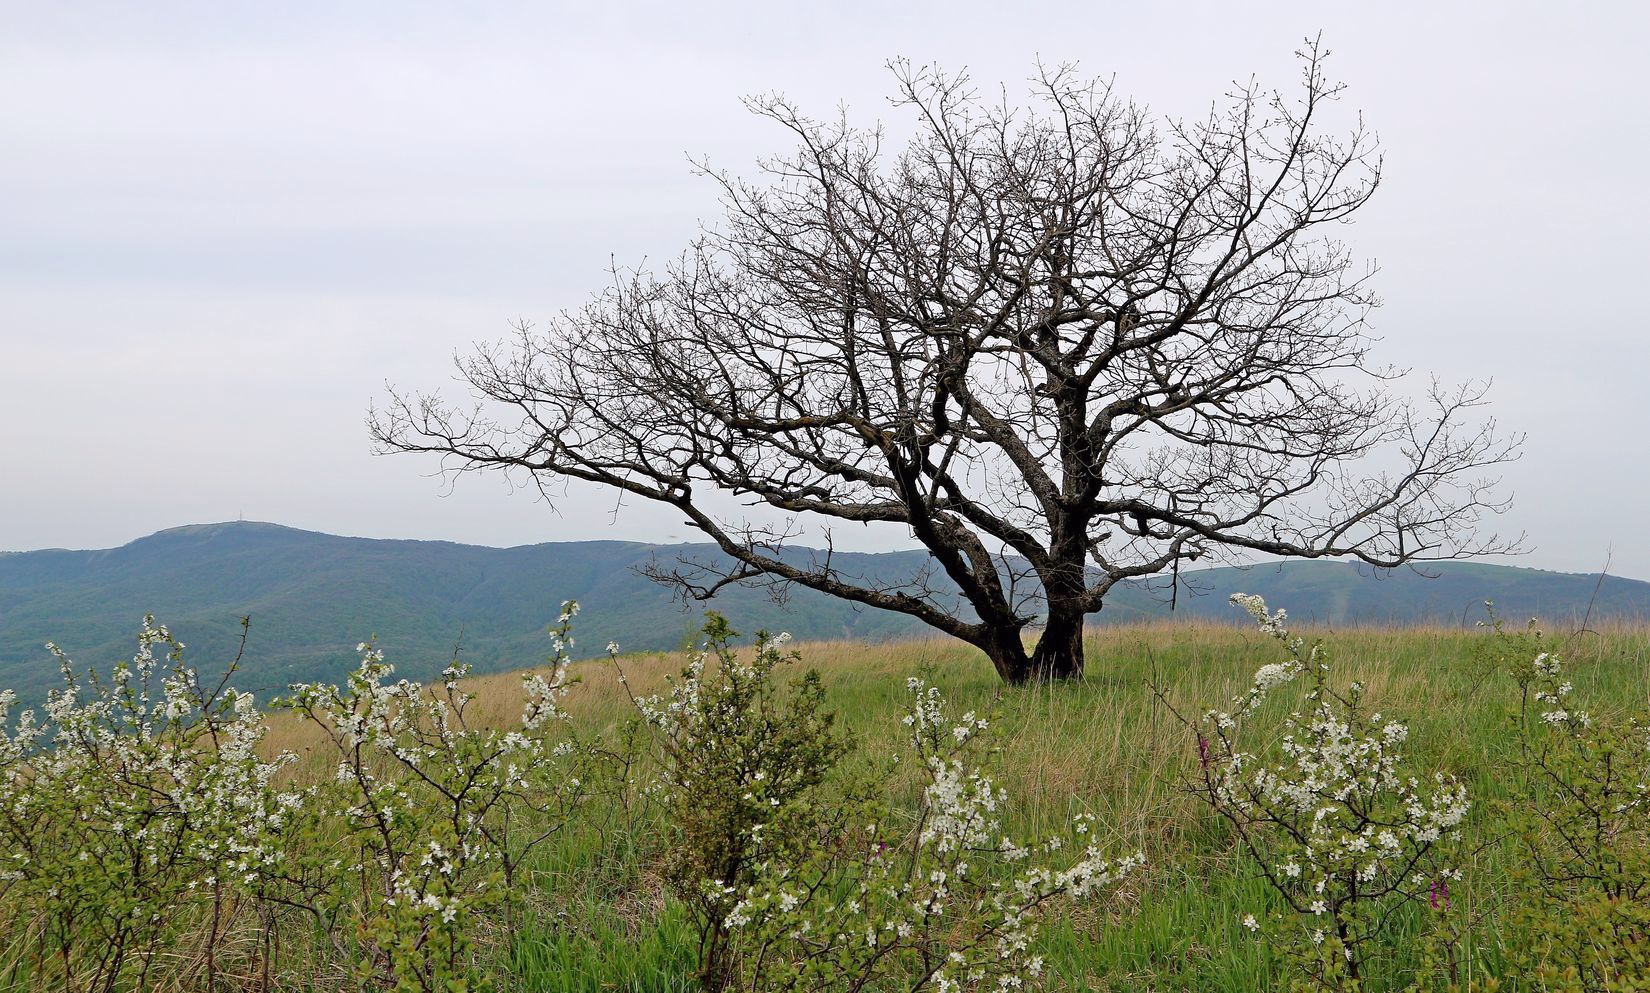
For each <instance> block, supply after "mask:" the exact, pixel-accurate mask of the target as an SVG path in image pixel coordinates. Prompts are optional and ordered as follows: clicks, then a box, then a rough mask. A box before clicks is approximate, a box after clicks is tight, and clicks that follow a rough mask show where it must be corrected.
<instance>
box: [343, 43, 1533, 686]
mask: <svg viewBox="0 0 1650 993" xmlns="http://www.w3.org/2000/svg"><path fill="white" fill-rule="evenodd" d="M1322 55H1323V53H1322V52H1321V51H1320V50H1319V48H1318V47H1317V45H1316V44H1315V43H1314V44H1311V45H1309V46H1308V47H1307V48H1306V49H1305V50H1304V51H1302V52H1301V53H1300V56H1301V64H1302V67H1303V80H1302V86H1301V89H1300V91H1299V92H1298V93H1296V94H1295V95H1294V96H1293V97H1286V96H1284V95H1282V94H1280V93H1277V92H1267V91H1263V90H1261V89H1259V88H1258V87H1256V86H1255V85H1253V84H1250V85H1249V86H1247V87H1242V88H1239V89H1237V90H1236V91H1235V92H1233V93H1231V94H1229V95H1228V99H1227V100H1226V101H1225V103H1224V105H1222V106H1220V107H1218V108H1217V109H1215V110H1212V111H1211V113H1210V114H1209V115H1208V116H1207V117H1206V118H1203V119H1201V120H1197V121H1195V122H1189V123H1188V122H1167V123H1163V124H1154V122H1153V120H1152V119H1151V118H1150V117H1149V115H1148V114H1147V113H1146V112H1144V111H1143V110H1141V109H1140V108H1138V107H1136V106H1135V105H1133V104H1131V103H1129V102H1127V101H1125V100H1122V99H1120V98H1119V97H1117V96H1115V95H1114V94H1113V93H1112V92H1111V91H1110V89H1109V87H1107V86H1105V85H1102V84H1094V83H1086V82H1082V81H1080V80H1078V79H1077V77H1076V75H1075V73H1074V71H1073V70H1071V69H1069V68H1061V69H1058V70H1050V71H1043V72H1040V73H1039V75H1038V77H1037V78H1036V80H1035V87H1034V97H1035V99H1034V100H1033V101H1032V105H1033V107H1034V108H1035V109H1033V110H1030V111H1027V110H1021V109H1016V108H1013V107H1011V106H1009V105H1008V104H1007V102H1006V100H1005V101H1001V102H988V101H985V100H982V99H981V98H979V97H978V96H977V94H976V93H975V92H974V91H973V90H972V89H971V88H970V86H969V84H968V82H967V80H966V79H965V78H963V77H959V76H950V75H946V74H943V73H940V72H938V71H935V70H931V69H923V68H916V67H913V66H911V65H909V64H906V63H903V62H896V63H893V64H892V69H893V72H894V76H895V78H896V79H897V81H898V95H897V97H896V98H895V100H894V101H893V103H894V105H895V106H896V107H898V108H903V109H904V110H907V111H909V112H910V113H911V116H912V118H913V119H914V121H915V124H916V136H915V137H914V138H913V139H911V140H910V141H909V143H907V144H904V147H903V149H902V150H900V151H898V152H897V153H885V151H884V149H883V147H882V146H883V141H884V138H883V133H882V131H881V130H880V129H877V130H869V131H866V130H859V129H856V128H854V127H852V126H850V124H849V123H848V122H847V120H846V118H845V116H840V115H839V117H838V118H837V119H835V120H832V121H829V122H817V121H814V120H811V119H809V118H807V117H805V116H804V115H803V114H802V113H801V112H800V111H799V110H798V109H797V108H796V107H794V106H793V105H792V104H791V103H790V102H788V101H787V100H786V99H784V98H783V97H779V96H768V97H763V98H755V99H752V100H750V101H749V105H750V107H751V109H752V110H754V111H755V112H756V113H758V114H760V115H763V116H765V117H768V118H771V119H772V120H773V121H775V122H777V123H778V124H780V125H782V126H783V127H784V128H786V129H788V130H789V131H790V132H791V134H792V136H793V137H794V139H795V140H796V141H797V143H798V145H797V148H796V150H795V151H794V152H793V153H791V154H789V155H785V156H783V157H777V158H773V159H769V160H764V161H763V162H762V163H761V171H760V175H759V178H758V179H756V180H745V179H741V178H738V177H736V176H733V175H730V174H727V173H721V172H715V171H712V170H710V169H708V168H704V170H703V171H704V173H705V175H707V176H709V177H710V178H711V179H712V181H714V182H715V183H717V184H719V186H720V190H721V196H722V202H723V205H724V207H725V209H726V216H725V219H724V220H723V221H722V222H721V223H720V224H718V225H717V226H715V227H713V228H711V229H708V230H706V231H705V232H704V233H703V234H702V236H701V237H700V238H699V239H698V240H697V241H696V243H695V244H694V245H693V246H692V247H691V248H690V249H689V250H688V251H687V252H686V253H684V255H683V256H682V257H681V258H680V259H679V260H678V261H677V262H675V263H674V264H672V265H670V266H668V267H667V268H666V269H665V270H664V271H663V272H662V273H658V274H656V275H649V274H646V273H628V274H626V273H618V274H616V278H615V285H614V287H613V288H612V289H610V290H608V291H607V292H605V293H603V294H601V295H600V296H598V297H597V298H596V299H595V300H594V301H593V302H592V303H591V304H589V305H588V306H587V307H586V308H585V309H583V310H582V311H580V312H578V313H575V314H567V315H563V316H562V317H561V318H560V319H559V320H557V321H555V322H554V323H552V324H551V325H549V326H548V327H546V328H542V329H535V328H533V327H530V326H527V325H523V326H520V327H518V328H517V331H518V335H517V336H516V337H515V338H514V339H513V340H512V341H511V342H508V343H505V344H501V345H498V346H493V347H484V348H482V349H480V350H479V351H478V353H477V354H475V355H474V356H473V357H471V358H468V359H465V360H462V361H461V362H460V363H459V365H460V369H461V370H462V373H463V375H464V377H465V378H466V379H467V380H468V383H469V385H470V386H471V387H472V388H473V391H474V394H475V397H476V399H477V401H478V403H477V405H476V406H475V407H474V408H471V409H459V408H455V407H454V406H452V405H450V404H448V403H446V402H444V401H442V400H441V399H440V398H439V397H436V396H431V395H424V394H406V393H400V392H395V391H393V390H392V392H391V393H390V396H389V398H388V400H387V402H386V403H385V404H384V405H383V406H382V407H381V408H379V409H377V410H375V411H374V413H373V415H372V417H371V424H372V430H373V434H374V437H375V439H376V442H377V443H378V446H379V448H380V450H383V451H394V452H437V453H441V454H442V455H444V456H446V457H447V460H448V461H447V464H448V466H449V468H452V469H455V470H459V471H463V470H473V469H484V468H493V467H516V468H518V469H524V470H527V471H528V472H530V473H531V474H532V475H533V477H534V478H535V479H537V480H538V481H539V482H540V484H541V486H542V485H543V484H544V483H545V482H548V481H549V480H552V479H557V478H563V477H571V478H574V479H580V480H588V481H593V482H596V483H602V484H606V485H607V486H611V487H615V488H617V489H619V490H622V491H624V492H625V493H629V494H634V495H636V496H640V497H644V498H646V499H648V500H653V501H658V502H660V503H663V504H668V505H670V506H671V507H674V508H676V509H677V510H679V511H680V512H681V513H682V514H684V515H685V516H686V518H687V520H688V522H689V523H690V524H691V525H692V526H694V527H696V528H698V529H699V530H701V531H703V532H704V533H705V534H706V535H708V536H709V537H710V538H711V539H712V540H713V541H714V542H715V544H716V545H718V546H719V547H720V548H721V550H722V551H723V552H725V553H726V556H727V559H726V562H728V563H731V564H730V565H728V566H727V567H726V568H720V567H718V566H716V565H714V564H711V563H704V562H700V563H685V564H682V565H681V566H679V567H674V568H668V569H664V568H661V569H659V570H658V572H659V573H660V575H661V577H662V578H667V579H670V580H673V581H675V582H677V583H678V584H680V585H681V586H682V588H684V589H686V590H689V591H691V592H692V593H693V594H694V595H698V596H708V595H710V594H711V593H714V592H715V591H716V590H717V589H719V588H720V587H721V586H723V585H725V584H727V583H734V582H739V583H781V584H800V585H802V586H805V587H810V588H812V589H815V590H821V591H823V592H825V593H828V594H831V595H834V596H838V597H844V598H847V599H849V600H853V601H857V602H858V603H861V604H867V605H869V606H872V607H878V608H882V609H886V610H895V611H901V612H903V613H906V614H909V615H912V616H914V617H917V618H920V619H921V620H923V621H925V622H927V623H928V624H930V625H932V626H934V627H936V628H938V629H940V630H941V631H945V632H948V633H950V634H952V635H955V636H956V637H958V638H961V639H963V640H964V641H967V642H970V643H972V644H974V645H977V646H978V647H979V648H981V649H982V650H983V651H984V652H985V653H986V654H987V655H988V656H989V657H990V659H991V661H992V662H993V663H994V664H995V665H996V668H997V671H998V672H999V673H1000V674H1001V675H1002V677H1003V678H1004V679H1005V680H1007V681H1009V682H1023V681H1027V680H1034V679H1046V678H1058V677H1070V676H1075V675H1079V674H1080V673H1081V672H1082V667H1083V652H1082V633H1083V623H1084V619H1085V617H1086V616H1087V615H1089V614H1091V613H1094V612H1096V611H1098V610H1099V609H1100V608H1101V605H1102V603H1103V602H1104V600H1105V598H1106V594H1107V592H1108V591H1109V590H1111V589H1112V588H1113V587H1114V586H1116V585H1117V584H1118V583H1119V582H1122V581H1124V580H1128V579H1130V578H1133V577H1144V576H1150V575H1153V574H1156V573H1160V572H1163V571H1166V570H1170V569H1176V570H1177V569H1178V566H1179V563H1180V562H1181V561H1183V560H1196V559H1200V558H1203V557H1205V556H1208V557H1210V558H1211V559H1217V558H1225V559H1232V558H1241V557H1244V556H1253V555H1255V554H1269V555H1281V556H1302V557H1309V558H1316V557H1321V556H1350V557H1354V558H1356V559H1358V560H1361V561H1363V562H1365V563H1369V564H1371V565H1375V566H1381V567H1393V566H1398V565H1401V564H1403V563H1407V562H1413V561H1417V560H1428V559H1444V558H1458V557H1464V556H1467V555H1472V554H1480V553H1484V552H1489V551H1503V550H1506V549H1507V548H1508V545H1507V544H1506V543H1504V542H1502V541H1501V540H1500V539H1498V538H1497V537H1496V536H1494V535H1493V534H1484V533H1482V532H1481V530H1480V524H1481V519H1482V517H1483V515H1484V513H1485V512H1486V511H1496V510H1499V509H1501V507H1502V506H1503V504H1502V503H1501V502H1500V501H1499V499H1498V498H1497V497H1496V495H1495V491H1494V486H1495V480H1493V479H1488V478H1484V477H1483V475H1482V473H1483V472H1485V471H1488V470H1490V469H1492V468H1493V467H1494V466H1496V465H1497V464H1499V463H1502V462H1505V461H1507V460H1508V459H1510V458H1513V457H1515V456H1516V448H1517V439H1512V440H1503V439H1499V438H1498V437H1497V435H1496V433H1495V431H1494V425H1493V422H1491V421H1486V422H1480V423H1469V419H1470V418H1471V417H1472V409H1473V408H1474V407H1477V406H1478V405H1480V403H1481V402H1482V399H1483V396H1484V391H1483V388H1482V387H1477V386H1466V387H1461V388H1458V389H1450V390H1446V389H1442V388H1440V387H1438V386H1437V384H1434V385H1433V387H1432V389H1431V391H1430V393H1429V395H1428V400H1426V401H1423V402H1420V403H1418V404H1416V403H1410V402H1406V401H1404V400H1402V399H1401V398H1399V397H1398V396H1396V395H1395V394H1394V391H1393V389H1392V380H1393V379H1395V378H1396V377H1397V376H1398V375H1399V373H1398V372H1396V371H1394V370H1391V369H1387V368H1383V367H1377V366H1373V365H1371V364H1369V363H1368V362H1367V361H1366V353H1367V349H1368V346H1369V344H1370V338H1369V337H1368V335H1367V333H1366V329H1365V318H1366V316H1367V314H1368V311H1369V310H1370V308H1371V307H1373V306H1374V304H1375V300H1374V298H1373V296H1372V295H1371V293H1370V291H1369V289H1368V286H1367V281H1368V277H1369V273H1370V271H1371V270H1369V269H1367V268H1364V267H1362V266H1360V265H1359V264H1358V263H1357V262H1356V261H1355V260H1354V258H1353V257H1352V255H1351V254H1350V253H1349V252H1348V251H1347V250H1346V249H1345V248H1344V247H1343V246H1342V245H1341V244H1340V243H1339V242H1337V241H1336V240H1335V239H1334V238H1333V237H1332V236H1331V235H1330V234H1329V232H1330V231H1331V229H1332V228H1333V227H1334V226H1335V225H1338V224H1341V223H1343V222H1345V221H1347V220H1348V219H1350V218H1351V217H1352V216H1353V214H1354V213H1356V212H1357V211H1358V209H1359V208H1361V207H1362V206H1363V205H1364V204H1365V203H1367V202H1368V200H1369V198H1370V196H1371V194H1372V193H1373V192H1374V190H1375V188H1376V185H1377V183H1378V180H1379V174H1380V161H1379V158H1378V154H1377V152H1376V150H1375V141H1374V139H1373V138H1372V137H1371V136H1370V135H1369V134H1368V133H1367V132H1365V131H1364V130H1363V127H1362V124H1361V123H1358V124H1356V125H1352V126H1351V130H1350V133H1348V134H1344V135H1340V136H1334V135H1327V134H1324V133H1323V132H1324V131H1325V127H1324V125H1323V124H1322V122H1321V121H1320V118H1321V117H1322V116H1323V114H1324V112H1325V110H1326V108H1327V107H1328V105H1329V104H1330V103H1331V102H1332V101H1333V100H1334V98H1335V97H1336V96H1337V95H1338V94H1339V92H1340V87H1339V86H1338V85H1334V84H1331V83H1329V82H1327V81H1326V80H1325V78H1324V75H1323V69H1322ZM500 409H502V410H504V411H505V415H504V416H503V417H501V416H500V415H499V414H498V413H496V412H497V411H498V410H500ZM712 493H722V494H736V495H739V496H741V497H743V498H745V499H747V500H752V499H754V500H756V501H759V502H761V503H765V504H766V505H768V506H769V507H771V508H774V509H775V510H777V511H779V512H781V514H782V516H783V517H784V519H785V520H787V521H788V522H789V523H788V524H786V525H784V526H778V527H776V526H774V525H772V524H766V525H765V524H761V523H758V522H756V521H753V520H752V519H751V516H750V515H738V514H734V515H730V514H727V513H725V512H719V511H717V510H716V509H714V508H713V506H712V504H711V503H709V502H707V500H706V496H707V494H712ZM722 504H723V505H725V504H726V501H725V500H724V501H722ZM768 516H769V518H770V519H772V515H768ZM808 522H816V523H817V522H825V523H827V524H829V523H831V522H881V523H887V524H893V525H900V526H904V527H905V528H907V529H909V533H910V534H911V535H912V536H914V538H915V539H916V540H917V541H919V542H921V543H922V545H923V546H925V547H926V548H927V550H928V552H929V553H930V554H931V557H932V558H931V565H932V567H933V568H932V570H930V571H928V572H926V573H925V574H924V575H918V576H913V577H910V579H909V580H908V581H887V580H886V579H880V580H879V579H874V578H869V577H866V576H862V575H854V574H852V573H850V572H848V571H845V570H844V569H843V568H841V567H839V565H838V564H837V562H838V561H840V560H839V559H837V558H834V557H833V556H832V555H831V554H830V553H829V552H828V551H826V552H816V553H811V554H799V553H798V552H797V551H795V550H794V549H787V548H786V544H787V542H791V543H792V544H793V545H794V544H795V540H796V536H797V535H798V534H802V533H806V532H805V531H802V530H800V529H801V528H802V527H803V526H804V525H806V524H807V523H808ZM815 533H816V534H817V533H818V532H817V531H816V532H815ZM942 574H943V577H944V579H943V581H941V580H940V576H941V575H942ZM953 598H960V600H961V601H964V602H966V609H958V605H957V604H956V603H954V602H952V599H953ZM1036 626H1040V627H1041V635H1040V637H1039V638H1038V640H1037V642H1036V645H1035V649H1034V650H1028V649H1027V648H1026V647H1025V645H1024V639H1023V633H1024V631H1025V629H1027V628H1028V627H1036Z"/></svg>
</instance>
